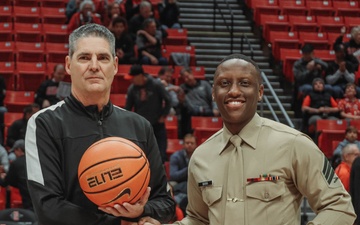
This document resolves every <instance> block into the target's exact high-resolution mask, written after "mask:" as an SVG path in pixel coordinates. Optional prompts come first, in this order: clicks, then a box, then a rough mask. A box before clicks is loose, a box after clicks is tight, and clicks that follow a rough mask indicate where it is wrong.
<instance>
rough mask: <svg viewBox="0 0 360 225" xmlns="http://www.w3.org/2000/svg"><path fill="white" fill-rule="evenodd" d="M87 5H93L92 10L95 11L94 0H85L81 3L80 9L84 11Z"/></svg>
mask: <svg viewBox="0 0 360 225" xmlns="http://www.w3.org/2000/svg"><path fill="white" fill-rule="evenodd" d="M85 5H91V7H92V11H93V12H94V11H95V5H94V3H93V1H92V0H84V1H82V2H81V3H80V6H79V11H82V10H83V8H84V6H85Z"/></svg>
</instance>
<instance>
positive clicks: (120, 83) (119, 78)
mask: <svg viewBox="0 0 360 225" xmlns="http://www.w3.org/2000/svg"><path fill="white" fill-rule="evenodd" d="M127 73H128V72H127ZM130 84H132V83H131V80H126V79H124V75H122V74H121V73H119V72H118V73H117V74H116V75H115V77H114V81H113V82H112V84H111V93H112V94H126V93H127V90H128V88H129V86H130Z"/></svg>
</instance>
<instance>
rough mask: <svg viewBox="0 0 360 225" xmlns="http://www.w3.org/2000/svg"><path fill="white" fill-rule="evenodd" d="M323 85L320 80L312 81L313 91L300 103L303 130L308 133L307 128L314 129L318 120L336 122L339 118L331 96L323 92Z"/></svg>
mask: <svg viewBox="0 0 360 225" xmlns="http://www.w3.org/2000/svg"><path fill="white" fill-rule="evenodd" d="M324 86H325V83H324V80H323V79H321V78H315V79H314V80H313V89H314V90H313V91H311V92H310V93H309V94H308V95H307V96H306V97H305V98H304V101H303V103H302V108H301V109H302V111H303V115H304V118H303V120H304V124H303V125H304V128H306V129H305V130H306V131H308V132H309V129H308V128H309V127H315V126H316V121H317V120H320V119H331V120H336V119H338V117H339V108H338V105H337V102H336V101H335V99H334V98H333V97H332V96H331V94H330V93H329V92H327V91H325V88H324ZM310 133H311V132H310Z"/></svg>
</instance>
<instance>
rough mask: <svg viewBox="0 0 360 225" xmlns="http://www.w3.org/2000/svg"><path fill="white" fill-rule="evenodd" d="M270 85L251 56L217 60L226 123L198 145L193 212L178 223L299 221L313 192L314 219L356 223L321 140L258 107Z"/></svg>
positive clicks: (216, 92) (216, 91)
mask: <svg viewBox="0 0 360 225" xmlns="http://www.w3.org/2000/svg"><path fill="white" fill-rule="evenodd" d="M263 92H264V86H263V85H262V79H261V76H260V69H259V67H258V66H257V65H256V64H255V63H254V62H253V61H252V60H251V59H249V58H247V57H246V56H243V55H238V54H236V55H230V56H228V57H226V58H225V59H224V60H223V61H222V62H221V63H220V65H219V66H218V67H217V70H216V72H215V76H214V86H213V97H214V100H215V101H216V103H217V105H218V108H219V111H220V114H221V116H222V119H223V121H224V128H223V129H221V130H220V131H218V132H217V133H216V134H214V135H213V136H212V137H210V138H209V139H208V140H207V141H206V142H205V143H203V144H202V145H200V146H199V147H198V148H197V149H196V150H195V152H194V153H193V156H192V158H191V160H190V164H189V175H188V198H189V203H188V207H187V216H186V217H185V218H184V219H183V220H182V221H179V222H176V224H180V225H199V224H211V225H234V224H241V225H260V224H261V225H265V224H266V225H299V224H300V206H301V202H302V199H303V197H304V196H305V197H307V198H308V201H309V204H310V206H311V207H312V209H313V210H314V211H315V212H316V213H317V216H316V217H315V218H314V220H313V221H310V222H309V223H308V225H352V224H353V222H354V220H355V217H356V216H355V214H354V209H353V207H352V204H351V200H350V196H349V194H348V193H347V192H346V191H345V189H344V188H343V186H342V184H341V182H340V180H339V179H338V177H337V176H336V174H335V173H334V170H333V169H332V167H331V165H330V163H329V161H328V160H327V159H326V158H325V156H324V154H323V153H322V152H321V151H320V150H319V148H318V147H317V146H316V145H315V144H314V143H313V141H312V140H311V139H310V138H309V137H308V136H306V135H304V134H303V133H301V132H299V131H297V130H295V129H292V128H290V127H288V126H286V125H283V124H281V123H277V122H274V121H272V120H269V119H265V118H262V117H260V116H259V115H258V114H257V113H256V109H257V103H258V102H259V101H260V100H261V98H262V96H263ZM234 139H235V140H236V139H237V143H236V141H234ZM233 143H235V144H233ZM145 222H146V224H149V223H150V224H155V225H158V224H160V223H158V222H157V221H155V220H153V219H151V218H148V217H146V218H143V219H142V220H141V221H140V222H139V224H145Z"/></svg>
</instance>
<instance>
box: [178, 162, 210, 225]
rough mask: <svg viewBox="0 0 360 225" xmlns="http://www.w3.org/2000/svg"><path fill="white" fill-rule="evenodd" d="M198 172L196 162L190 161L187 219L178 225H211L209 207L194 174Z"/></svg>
mask: <svg viewBox="0 0 360 225" xmlns="http://www.w3.org/2000/svg"><path fill="white" fill-rule="evenodd" d="M192 170H196V168H195V162H194V160H192V159H190V163H189V172H188V188H187V189H188V190H189V191H188V199H189V203H188V205H187V208H186V214H187V215H186V217H185V218H184V219H182V220H181V221H178V222H175V223H174V224H178V225H209V217H208V211H209V207H208V205H207V204H206V203H205V202H204V201H203V198H202V194H201V190H200V188H199V186H198V185H197V183H196V180H195V177H194V174H193V173H192V172H191V171H192Z"/></svg>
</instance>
